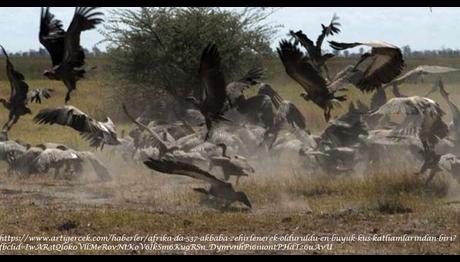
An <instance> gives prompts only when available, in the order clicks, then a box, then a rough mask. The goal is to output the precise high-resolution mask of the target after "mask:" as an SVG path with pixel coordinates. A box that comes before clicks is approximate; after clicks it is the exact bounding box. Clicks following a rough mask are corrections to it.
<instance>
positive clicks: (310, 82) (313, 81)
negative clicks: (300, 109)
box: [277, 40, 329, 95]
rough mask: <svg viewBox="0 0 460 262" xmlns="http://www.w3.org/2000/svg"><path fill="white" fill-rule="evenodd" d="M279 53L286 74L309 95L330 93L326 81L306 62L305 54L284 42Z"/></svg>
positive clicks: (278, 49) (279, 48)
mask: <svg viewBox="0 0 460 262" xmlns="http://www.w3.org/2000/svg"><path fill="white" fill-rule="evenodd" d="M277 51H278V55H279V57H280V59H281V61H282V62H283V65H284V67H285V69H286V73H287V74H288V75H289V76H290V77H291V78H293V79H294V80H295V81H297V82H298V83H299V84H300V85H301V86H302V87H303V88H304V89H305V91H306V92H307V93H308V94H310V95H311V94H315V93H316V94H317V93H325V92H329V91H328V89H327V87H326V80H325V79H324V78H323V77H321V75H320V74H319V73H318V71H316V69H315V68H314V67H313V66H312V65H311V64H310V63H308V62H306V61H305V59H304V56H303V53H302V52H301V51H300V50H299V49H298V48H297V47H295V46H294V45H292V44H291V43H289V42H288V41H286V40H282V41H281V42H280V46H279V47H278V48H277Z"/></svg>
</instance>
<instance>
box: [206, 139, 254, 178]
mask: <svg viewBox="0 0 460 262" xmlns="http://www.w3.org/2000/svg"><path fill="white" fill-rule="evenodd" d="M217 146H218V147H221V148H222V155H221V156H214V157H211V160H210V161H209V171H212V169H213V168H214V167H216V166H220V167H221V168H222V171H223V173H224V178H225V180H226V181H228V180H229V179H230V176H236V177H237V178H236V185H238V182H239V179H240V177H242V176H249V173H254V172H255V170H254V168H253V167H252V166H250V165H249V163H248V160H247V159H246V158H245V157H243V156H240V155H234V156H228V155H227V145H225V144H217Z"/></svg>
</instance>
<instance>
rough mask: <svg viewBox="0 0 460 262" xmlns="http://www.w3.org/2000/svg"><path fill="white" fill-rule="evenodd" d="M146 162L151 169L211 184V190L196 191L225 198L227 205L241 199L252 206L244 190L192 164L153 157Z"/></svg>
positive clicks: (201, 189)
mask: <svg viewBox="0 0 460 262" xmlns="http://www.w3.org/2000/svg"><path fill="white" fill-rule="evenodd" d="M144 164H145V165H146V166H147V167H149V168H150V169H153V170H155V171H158V172H161V173H165V174H173V175H182V176H188V177H191V178H195V179H198V180H202V181H205V182H207V183H209V184H210V185H211V187H210V189H209V190H205V189H203V188H200V189H196V191H198V192H201V193H205V194H208V195H211V196H213V197H216V198H218V199H221V200H224V201H225V205H226V206H229V205H230V204H232V203H233V202H236V201H239V202H241V203H243V204H245V205H246V206H248V207H252V206H251V202H250V201H249V199H248V197H247V196H246V194H245V193H244V192H237V191H235V189H234V188H233V186H232V184H231V183H227V182H224V181H222V180H220V179H218V178H216V177H215V176H213V175H211V174H210V173H209V172H206V171H204V170H202V169H200V168H199V167H196V166H194V165H192V164H187V163H183V162H178V161H173V160H166V159H161V160H156V159H153V158H150V159H149V160H147V161H145V162H144Z"/></svg>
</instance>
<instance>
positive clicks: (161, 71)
mask: <svg viewBox="0 0 460 262" xmlns="http://www.w3.org/2000/svg"><path fill="white" fill-rule="evenodd" d="M273 11H274V10H273V9H271V8H250V7H248V8H244V9H242V10H236V11H230V10H226V9H221V8H217V7H186V8H179V7H142V8H140V9H139V10H129V9H117V10H114V11H113V13H112V15H113V17H112V19H110V20H108V22H107V23H106V24H105V31H104V35H105V38H106V41H108V43H109V46H108V48H107V54H108V57H109V59H110V63H109V65H110V71H111V72H113V75H114V76H115V77H116V79H115V81H116V83H117V84H116V85H114V86H117V87H119V88H118V89H117V90H118V92H117V94H118V95H119V96H120V97H121V98H125V99H127V98H131V99H132V101H136V104H137V105H141V104H140V102H141V103H142V102H144V103H151V101H152V98H153V97H158V95H159V94H160V95H161V94H164V93H172V94H177V95H179V96H186V95H190V94H191V92H192V90H195V92H196V91H197V90H198V87H199V85H200V81H199V76H198V66H199V61H200V56H201V53H202V51H203V49H204V48H205V47H206V46H207V45H208V44H209V43H215V44H216V45H217V46H218V49H219V53H220V55H221V58H222V67H223V68H222V70H223V72H224V73H225V76H226V78H227V79H228V80H230V79H232V78H233V77H236V76H241V74H243V73H244V72H245V71H247V70H248V69H250V68H251V67H254V66H257V65H261V64H262V62H263V61H264V59H265V58H266V57H272V56H273V55H274V53H273V50H272V49H271V48H270V40H271V38H272V37H273V36H274V35H275V32H276V31H277V28H278V27H277V26H273V25H270V24H268V23H267V22H266V20H267V18H268V17H269V16H270V15H271V14H272V13H273ZM121 83H125V84H124V86H121V85H122V84H121Z"/></svg>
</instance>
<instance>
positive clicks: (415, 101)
mask: <svg viewBox="0 0 460 262" xmlns="http://www.w3.org/2000/svg"><path fill="white" fill-rule="evenodd" d="M395 114H403V115H404V116H405V117H404V119H403V121H402V122H401V124H400V125H399V126H397V127H396V128H394V129H393V130H392V131H391V135H392V136H393V137H394V138H398V137H406V136H415V137H418V139H419V140H420V141H421V143H422V145H423V152H422V155H423V157H424V160H425V162H424V165H423V166H422V169H421V171H420V172H419V174H420V173H422V172H423V171H425V170H426V168H427V166H432V165H431V163H433V162H436V161H435V160H436V159H437V160H439V159H438V157H437V155H436V153H435V151H434V147H435V145H436V144H437V143H438V141H439V140H441V139H443V138H445V137H446V136H447V135H448V133H449V128H448V126H447V125H446V124H445V123H444V121H443V120H442V117H443V115H444V114H445V113H444V111H442V109H441V107H440V106H439V104H438V103H436V102H435V101H433V100H431V99H429V98H426V97H420V96H412V97H396V98H392V99H390V100H389V101H388V102H387V103H386V104H385V105H383V106H382V107H380V108H379V109H378V110H377V111H375V112H374V113H372V114H371V115H381V116H387V117H388V116H391V115H395Z"/></svg>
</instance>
